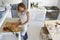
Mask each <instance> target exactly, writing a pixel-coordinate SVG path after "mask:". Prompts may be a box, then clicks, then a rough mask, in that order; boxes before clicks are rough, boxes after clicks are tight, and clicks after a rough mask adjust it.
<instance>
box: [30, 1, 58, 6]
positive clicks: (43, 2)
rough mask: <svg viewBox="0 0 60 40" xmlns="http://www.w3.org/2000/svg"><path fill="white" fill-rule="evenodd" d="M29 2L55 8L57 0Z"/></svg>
mask: <svg viewBox="0 0 60 40" xmlns="http://www.w3.org/2000/svg"><path fill="white" fill-rule="evenodd" d="M31 2H40V3H41V4H42V5H43V6H56V5H57V2H58V0H32V1H31Z"/></svg>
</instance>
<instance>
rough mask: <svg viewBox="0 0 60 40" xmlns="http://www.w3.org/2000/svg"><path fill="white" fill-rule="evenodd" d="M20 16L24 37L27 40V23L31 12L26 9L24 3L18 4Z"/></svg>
mask: <svg viewBox="0 0 60 40" xmlns="http://www.w3.org/2000/svg"><path fill="white" fill-rule="evenodd" d="M18 16H19V21H20V25H22V27H21V28H22V37H23V39H24V40H27V38H28V36H27V27H28V26H27V25H28V23H29V20H30V14H29V12H28V11H27V9H26V6H25V5H24V4H23V3H19V4H18Z"/></svg>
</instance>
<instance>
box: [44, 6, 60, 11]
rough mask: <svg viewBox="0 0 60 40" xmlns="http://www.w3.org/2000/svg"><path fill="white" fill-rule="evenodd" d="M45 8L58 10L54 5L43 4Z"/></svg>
mask: <svg viewBox="0 0 60 40" xmlns="http://www.w3.org/2000/svg"><path fill="white" fill-rule="evenodd" d="M45 8H46V9H47V10H60V9H59V8H58V7H56V6H45Z"/></svg>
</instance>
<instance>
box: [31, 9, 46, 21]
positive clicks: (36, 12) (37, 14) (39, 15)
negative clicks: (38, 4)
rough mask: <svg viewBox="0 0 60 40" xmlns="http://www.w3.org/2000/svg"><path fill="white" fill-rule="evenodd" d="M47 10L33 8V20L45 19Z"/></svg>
mask: <svg viewBox="0 0 60 40" xmlns="http://www.w3.org/2000/svg"><path fill="white" fill-rule="evenodd" d="M45 14H46V13H45V10H44V9H41V10H40V9H37V8H36V9H31V10H30V15H31V21H40V20H44V19H45Z"/></svg>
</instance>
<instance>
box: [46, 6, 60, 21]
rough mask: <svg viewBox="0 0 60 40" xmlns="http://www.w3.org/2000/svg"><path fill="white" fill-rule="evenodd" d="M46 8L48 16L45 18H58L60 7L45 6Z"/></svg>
mask: <svg viewBox="0 0 60 40" xmlns="http://www.w3.org/2000/svg"><path fill="white" fill-rule="evenodd" d="M45 8H46V16H45V20H56V19H57V17H58V15H59V12H60V9H59V8H58V7H56V6H45Z"/></svg>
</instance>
